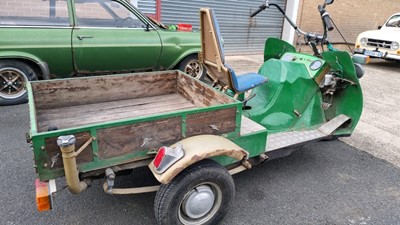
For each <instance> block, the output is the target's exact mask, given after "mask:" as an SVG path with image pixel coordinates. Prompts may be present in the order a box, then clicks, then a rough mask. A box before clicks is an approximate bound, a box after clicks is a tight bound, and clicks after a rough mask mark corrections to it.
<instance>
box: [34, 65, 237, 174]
mask: <svg viewBox="0 0 400 225" xmlns="http://www.w3.org/2000/svg"><path fill="white" fill-rule="evenodd" d="M28 93H29V99H30V100H29V107H30V111H31V115H30V116H31V138H32V142H33V146H34V151H35V161H36V166H37V170H38V171H40V172H39V177H40V179H41V180H49V179H54V178H57V177H60V176H62V175H63V163H62V159H61V158H60V148H59V147H58V146H57V138H58V137H59V136H61V135H74V136H75V137H76V148H77V149H78V148H80V147H81V146H83V145H84V144H85V143H86V142H88V141H90V140H93V141H91V143H90V144H89V145H88V146H87V147H86V148H85V150H84V151H83V152H82V153H81V154H79V156H78V157H77V163H78V167H79V170H80V172H82V173H85V172H91V171H95V170H96V171H97V170H101V169H104V168H107V167H110V166H116V165H120V164H125V163H129V162H133V161H137V160H143V159H146V158H149V157H152V156H151V155H148V154H147V152H148V151H149V150H156V149H158V148H160V147H161V146H168V145H171V144H173V143H176V142H178V141H180V140H182V139H184V138H187V137H191V136H195V135H201V134H214V135H225V136H230V137H237V136H239V133H240V121H241V107H242V104H241V102H238V101H236V100H234V99H232V98H230V97H228V96H227V95H225V94H223V93H221V92H219V91H217V90H215V89H213V88H212V87H210V86H208V85H206V84H204V83H202V82H200V81H198V80H196V79H194V78H192V77H190V76H188V75H186V74H183V73H182V72H179V71H162V72H154V73H140V74H121V75H109V76H98V77H86V78H71V79H59V80H49V81H35V82H31V83H30V86H28ZM54 128H56V129H54Z"/></svg>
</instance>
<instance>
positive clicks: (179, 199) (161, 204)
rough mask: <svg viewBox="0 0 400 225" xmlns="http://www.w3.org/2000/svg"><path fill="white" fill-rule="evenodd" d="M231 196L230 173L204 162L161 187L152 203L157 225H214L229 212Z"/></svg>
mask: <svg viewBox="0 0 400 225" xmlns="http://www.w3.org/2000/svg"><path fill="white" fill-rule="evenodd" d="M234 196H235V184H234V182H233V179H232V176H231V175H230V174H229V172H228V171H227V170H226V169H225V168H224V167H222V166H221V165H219V164H218V163H216V162H215V161H213V160H208V159H206V160H203V161H200V162H198V163H196V164H194V165H192V166H190V167H188V168H187V169H186V170H184V171H183V172H182V173H180V174H179V175H178V176H176V177H175V178H174V180H173V181H171V182H170V183H169V184H163V185H161V187H160V190H159V191H158V192H157V195H156V198H155V201H154V211H155V216H156V219H157V222H158V224H160V225H170V224H176V225H203V224H217V223H218V222H220V221H221V220H222V219H223V218H224V217H225V215H226V214H227V213H228V210H229V208H230V206H231V205H232V203H233V200H234Z"/></svg>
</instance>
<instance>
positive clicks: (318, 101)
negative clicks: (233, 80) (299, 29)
mask: <svg viewBox="0 0 400 225" xmlns="http://www.w3.org/2000/svg"><path fill="white" fill-rule="evenodd" d="M293 49H294V47H290V45H289V44H288V43H285V42H283V41H281V40H277V39H272V40H271V38H270V39H268V40H267V41H266V46H265V54H264V58H265V59H266V61H265V62H264V64H263V65H262V66H261V68H260V70H259V72H258V73H259V74H261V75H264V76H266V77H267V78H268V79H269V83H268V84H266V85H263V86H261V87H257V88H255V89H254V90H253V93H255V94H256V97H255V98H254V100H251V102H250V103H249V105H251V106H252V108H251V110H246V111H245V112H244V114H245V115H246V116H248V117H249V118H251V119H252V120H254V121H256V122H258V123H260V124H261V125H263V126H265V127H266V128H267V129H268V131H269V133H276V132H281V131H291V130H306V129H310V128H313V127H316V126H318V125H320V124H322V123H324V122H326V121H329V120H330V119H332V118H334V117H335V116H337V115H340V114H345V115H347V116H349V117H351V118H352V120H351V124H350V125H348V126H346V127H345V128H342V129H339V130H338V131H336V133H335V135H350V134H351V133H352V131H353V130H354V128H355V126H356V124H357V122H358V120H359V118H360V116H361V112H362V105H363V98H362V90H361V86H360V83H359V80H358V78H357V76H356V72H355V68H354V65H353V61H352V59H351V57H350V55H349V54H348V53H347V52H343V51H327V52H324V53H323V54H322V58H319V57H315V56H312V55H307V54H302V53H295V52H293ZM278 57H280V59H277V58H278ZM315 61H319V62H320V63H321V66H320V67H319V68H318V69H314V70H313V69H311V64H312V63H313V62H315ZM329 71H330V72H331V73H334V74H335V76H338V77H341V78H344V79H347V80H350V81H351V82H354V84H353V85H350V84H348V83H345V84H339V85H342V86H341V87H342V88H341V89H339V90H337V91H336V92H335V94H334V95H333V96H332V99H326V96H323V93H322V92H321V89H320V87H319V83H317V81H318V80H319V79H318V78H319V77H320V76H323V75H325V74H324V73H326V72H329ZM319 81H320V80H319ZM324 101H329V102H330V103H331V106H330V107H329V108H328V109H327V110H324V109H323V108H322V103H323V102H324Z"/></svg>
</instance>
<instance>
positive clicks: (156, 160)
mask: <svg viewBox="0 0 400 225" xmlns="http://www.w3.org/2000/svg"><path fill="white" fill-rule="evenodd" d="M164 156H165V147H161V148H160V149H158V152H157V155H156V157H155V158H154V162H153V164H154V166H155V167H156V168H158V167H159V166H160V163H161V161H162V159H163V158H164Z"/></svg>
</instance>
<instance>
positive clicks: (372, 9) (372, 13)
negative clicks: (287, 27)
mask: <svg viewBox="0 0 400 225" xmlns="http://www.w3.org/2000/svg"><path fill="white" fill-rule="evenodd" d="M289 1H290V0H289ZM322 3H323V0H300V6H299V14H298V18H297V21H298V22H297V23H298V25H299V27H300V28H301V29H302V30H304V31H307V32H309V31H313V32H318V33H322V29H323V28H322V20H321V19H320V15H319V12H318V9H317V7H318V5H319V4H322ZM326 9H327V11H328V12H329V14H330V16H331V17H332V19H333V21H334V22H335V23H336V25H337V26H338V28H339V29H340V31H341V32H342V34H343V35H344V37H345V38H346V39H347V41H348V42H350V43H354V42H355V40H356V38H357V35H358V34H359V33H361V32H363V31H366V30H373V29H377V27H378V26H379V25H383V23H384V22H385V21H386V20H387V19H388V17H389V16H391V15H392V14H394V13H396V12H400V2H399V0H347V1H345V0H335V2H334V3H333V4H332V5H328V6H327V8H326ZM329 37H330V41H331V42H342V39H341V37H340V35H339V34H338V32H337V31H336V30H335V31H333V32H330V34H329Z"/></svg>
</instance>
